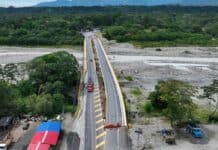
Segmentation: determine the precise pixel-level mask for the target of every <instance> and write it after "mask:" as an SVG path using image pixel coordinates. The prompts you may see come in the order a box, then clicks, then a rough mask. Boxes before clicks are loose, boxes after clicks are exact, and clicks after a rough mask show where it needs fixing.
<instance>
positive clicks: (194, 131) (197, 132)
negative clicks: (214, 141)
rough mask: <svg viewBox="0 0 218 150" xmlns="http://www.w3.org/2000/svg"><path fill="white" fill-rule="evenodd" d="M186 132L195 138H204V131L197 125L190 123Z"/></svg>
mask: <svg viewBox="0 0 218 150" xmlns="http://www.w3.org/2000/svg"><path fill="white" fill-rule="evenodd" d="M186 131H187V132H189V133H190V134H191V135H192V136H193V137H195V138H202V137H203V131H202V130H201V128H199V127H198V126H197V125H195V124H191V123H189V124H188V125H187V126H186Z"/></svg>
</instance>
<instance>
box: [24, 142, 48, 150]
mask: <svg viewBox="0 0 218 150" xmlns="http://www.w3.org/2000/svg"><path fill="white" fill-rule="evenodd" d="M49 148H50V145H48V144H42V143H37V144H29V146H28V148H27V150H49Z"/></svg>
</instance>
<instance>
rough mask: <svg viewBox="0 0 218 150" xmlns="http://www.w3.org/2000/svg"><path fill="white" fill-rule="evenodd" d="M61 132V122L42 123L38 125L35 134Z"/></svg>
mask: <svg viewBox="0 0 218 150" xmlns="http://www.w3.org/2000/svg"><path fill="white" fill-rule="evenodd" d="M60 130H61V122H60V121H48V122H42V123H41V124H40V125H38V127H37V129H36V132H45V131H50V132H58V133H59V132H60Z"/></svg>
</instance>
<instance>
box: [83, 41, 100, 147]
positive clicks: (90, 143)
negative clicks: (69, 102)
mask: <svg viewBox="0 0 218 150" xmlns="http://www.w3.org/2000/svg"><path fill="white" fill-rule="evenodd" d="M86 50H87V56H86V57H87V69H88V80H89V79H91V80H92V81H93V82H94V83H95V82H96V80H97V77H96V73H95V70H94V65H93V63H92V61H90V60H92V59H93V58H92V57H93V56H92V52H91V39H90V38H89V37H86ZM85 92H86V94H87V99H86V110H85V142H84V143H85V150H95V146H96V143H95V142H96V132H95V129H96V128H95V118H94V106H93V93H92V92H87V90H85Z"/></svg>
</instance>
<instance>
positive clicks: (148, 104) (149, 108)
mask: <svg viewBox="0 0 218 150" xmlns="http://www.w3.org/2000/svg"><path fill="white" fill-rule="evenodd" d="M153 110H154V107H153V106H152V104H151V102H146V103H145V105H144V111H145V112H147V113H151V112H152V111H153Z"/></svg>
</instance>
